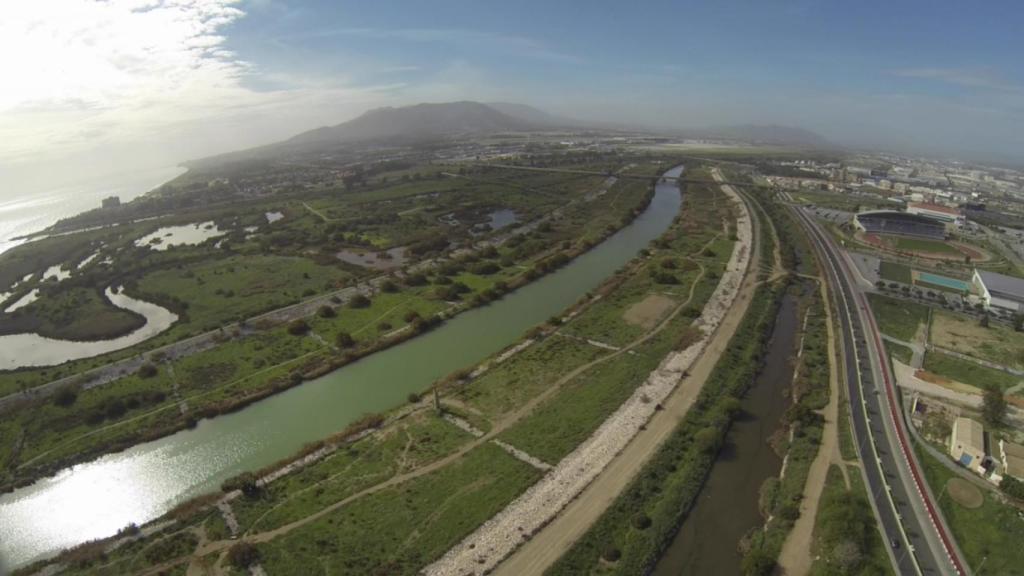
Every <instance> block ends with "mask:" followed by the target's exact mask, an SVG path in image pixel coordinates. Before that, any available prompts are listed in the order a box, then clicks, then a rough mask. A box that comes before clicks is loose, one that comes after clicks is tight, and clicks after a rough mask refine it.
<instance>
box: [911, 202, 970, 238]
mask: <svg viewBox="0 0 1024 576" xmlns="http://www.w3.org/2000/svg"><path fill="white" fill-rule="evenodd" d="M907 212H909V213H911V214H918V215H921V216H927V217H928V218H931V219H933V220H938V221H939V222H942V223H943V224H945V225H946V230H947V231H950V232H955V231H957V230H959V229H960V227H961V226H963V225H964V214H963V212H961V211H960V210H958V209H956V208H951V207H949V206H943V205H941V204H929V203H926V202H913V203H910V204H907Z"/></svg>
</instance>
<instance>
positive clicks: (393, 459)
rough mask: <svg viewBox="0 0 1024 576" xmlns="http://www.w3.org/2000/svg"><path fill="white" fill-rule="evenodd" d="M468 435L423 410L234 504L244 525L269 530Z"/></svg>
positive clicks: (429, 458)
mask: <svg viewBox="0 0 1024 576" xmlns="http://www.w3.org/2000/svg"><path fill="white" fill-rule="evenodd" d="M469 439H470V436H469V435H468V434H466V433H465V432H463V431H461V430H459V429H458V428H456V427H455V426H452V425H451V424H449V423H448V422H445V421H444V420H441V419H440V418H438V417H437V416H436V415H434V414H433V413H419V414H416V415H414V416H413V417H411V418H409V419H408V420H407V421H402V422H400V423H398V424H396V425H395V426H393V427H389V428H388V429H387V430H385V431H383V432H381V433H378V434H374V435H372V436H370V437H368V438H365V439H363V440H360V441H358V442H356V443H354V444H351V445H349V446H343V447H341V448H339V449H338V451H337V452H335V453H334V454H332V455H330V456H328V457H326V458H324V459H323V460H320V461H318V462H317V463H316V464H314V465H312V466H307V467H305V468H302V469H301V470H299V471H297V472H295V473H293V474H288V475H286V476H284V477H282V478H281V479H279V480H277V481H276V482H273V483H272V484H271V485H270V486H268V487H266V488H263V489H260V490H257V491H255V492H254V493H252V494H251V495H248V496H244V497H241V498H238V499H236V500H234V501H233V502H232V507H233V508H234V511H235V515H236V517H237V518H238V523H239V525H240V526H241V527H242V530H243V531H257V532H262V531H266V530H271V529H273V528H277V527H279V526H283V525H285V524H288V523H289V522H294V521H296V520H301V519H302V518H305V517H306V516H309V515H311V514H313V513H315V512H317V511H319V510H322V509H324V508H326V507H328V506H330V505H332V504H336V503H337V502H340V501H341V500H343V499H345V498H347V497H349V496H351V495H352V494H355V493H356V492H358V491H360V490H363V489H366V488H369V487H370V486H373V485H376V484H379V483H381V482H383V481H385V480H388V479H389V478H393V477H394V476H396V475H398V474H402V473H405V472H408V471H410V470H414V469H416V468H419V467H421V466H425V465H426V464H429V463H430V462H433V461H435V460H437V459H438V458H441V457H442V456H445V455H447V454H450V453H451V452H453V451H454V450H455V449H456V448H458V447H459V446H460V445H462V444H464V443H465V442H466V441H468V440H469Z"/></svg>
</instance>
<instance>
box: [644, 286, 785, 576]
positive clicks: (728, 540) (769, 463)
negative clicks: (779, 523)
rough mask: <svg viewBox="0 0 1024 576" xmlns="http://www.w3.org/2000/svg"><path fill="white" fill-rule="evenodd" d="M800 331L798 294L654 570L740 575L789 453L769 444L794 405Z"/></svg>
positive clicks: (780, 318)
mask: <svg viewBox="0 0 1024 576" xmlns="http://www.w3.org/2000/svg"><path fill="white" fill-rule="evenodd" d="M798 333H799V322H798V318H797V298H796V297H794V296H792V295H786V296H785V297H784V298H783V300H782V305H781V306H780V307H779V312H778V315H777V316H776V318H775V326H774V328H773V329H772V337H771V341H770V342H769V345H768V349H767V351H766V355H765V361H764V366H763V368H762V370H761V372H760V373H759V374H758V376H757V379H756V380H755V381H754V384H753V386H751V388H750V390H748V391H747V394H746V396H745V397H744V398H743V400H742V401H741V404H740V405H741V407H742V411H741V412H740V415H739V416H738V417H737V419H736V420H735V421H734V422H733V424H732V426H731V427H730V428H729V433H728V435H727V436H726V441H725V444H724V445H723V446H722V450H721V452H719V454H718V459H717V460H716V461H715V464H714V466H713V467H712V469H711V474H710V475H709V476H708V478H707V481H706V482H705V484H704V486H703V487H702V488H701V491H700V494H699V495H698V497H697V502H696V503H695V504H694V506H693V509H691V510H690V512H689V514H687V516H686V519H685V520H684V521H683V524H682V526H681V527H680V529H679V532H678V533H677V534H676V536H675V539H674V540H673V541H672V544H671V545H670V546H669V548H668V550H667V551H666V552H665V554H664V555H663V556H662V557H661V559H660V560H659V561H658V564H657V565H656V566H655V569H654V571H653V575H654V576H677V575H679V574H739V573H740V562H741V560H742V556H741V555H740V552H739V548H738V545H739V542H740V539H742V538H743V536H744V535H745V534H746V533H747V532H749V531H750V530H751V529H753V528H759V527H761V526H762V525H763V524H764V518H763V517H762V516H761V514H760V512H759V510H758V498H759V496H760V489H761V484H762V483H763V482H764V481H765V480H766V479H768V478H770V477H772V476H778V475H779V470H780V469H781V468H782V458H780V457H779V456H778V454H776V453H775V451H774V450H773V449H772V447H771V446H769V444H768V439H769V438H770V437H771V435H772V434H773V433H775V431H776V430H777V429H778V427H779V424H780V422H781V420H782V416H783V414H784V413H785V411H786V408H788V407H789V405H790V400H789V394H788V391H789V386H790V383H791V382H792V379H793V366H792V363H791V362H790V356H791V354H792V352H793V349H794V343H795V339H796V337H797V335H798Z"/></svg>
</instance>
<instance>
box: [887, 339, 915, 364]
mask: <svg viewBox="0 0 1024 576" xmlns="http://www.w3.org/2000/svg"><path fill="white" fill-rule="evenodd" d="M885 349H886V350H887V351H888V352H889V356H891V357H892V358H895V359H897V360H899V361H900V362H902V363H904V364H908V365H909V364H910V361H911V360H913V358H914V351H913V350H911V349H910V348H909V347H907V346H904V345H903V344H897V343H895V342H888V341H887V342H885Z"/></svg>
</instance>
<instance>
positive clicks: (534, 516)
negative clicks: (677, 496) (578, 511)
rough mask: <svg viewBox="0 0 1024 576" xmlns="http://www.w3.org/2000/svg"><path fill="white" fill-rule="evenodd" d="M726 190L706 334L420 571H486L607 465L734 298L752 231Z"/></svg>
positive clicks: (452, 574) (455, 574)
mask: <svg viewBox="0 0 1024 576" xmlns="http://www.w3.org/2000/svg"><path fill="white" fill-rule="evenodd" d="M723 191H724V192H725V193H726V194H727V195H728V196H729V197H730V198H731V199H732V200H733V201H734V202H736V203H737V205H738V207H739V210H740V215H739V216H738V217H737V226H736V236H737V241H736V243H735V244H734V245H733V251H732V254H731V255H730V258H729V262H728V263H727V265H726V269H725V271H724V272H723V274H722V278H721V280H720V281H719V283H718V286H717V287H716V288H715V292H714V293H713V294H712V295H711V298H710V299H709V300H708V302H707V304H706V305H705V306H704V310H703V312H702V314H701V316H700V318H698V319H697V320H696V321H695V325H696V326H698V327H699V328H700V330H701V332H702V334H703V336H702V337H701V339H700V340H699V341H698V342H695V343H694V344H692V345H690V346H689V347H687V348H686V349H684V350H682V351H680V352H673V353H671V354H669V355H668V356H666V357H665V359H664V360H662V362H661V364H660V365H659V366H658V368H657V369H655V370H654V371H653V372H651V374H650V375H649V376H648V377H647V380H646V381H645V382H644V384H643V385H641V386H639V387H638V388H637V389H636V391H635V392H634V393H633V394H632V395H631V396H630V397H629V399H627V400H626V401H625V402H624V403H623V404H622V405H621V406H620V407H619V408H618V410H616V411H615V412H614V413H613V414H612V415H611V416H610V417H608V419H607V420H605V421H604V422H603V423H602V424H601V426H600V427H599V428H598V429H597V430H596V431H595V432H594V433H593V434H592V435H591V436H590V437H589V438H588V439H587V440H585V441H584V442H583V443H582V444H580V445H579V446H578V447H577V448H576V449H575V450H573V451H572V452H571V453H570V454H569V455H568V456H566V457H565V458H563V459H562V461H561V462H559V463H558V464H557V465H556V466H555V467H554V468H553V469H552V470H551V471H550V472H549V473H548V474H546V475H545V476H544V477H543V478H541V479H540V481H538V482H537V483H536V484H534V485H533V486H531V487H530V488H529V489H527V491H526V492H524V493H523V494H522V495H520V496H519V497H518V498H516V499H515V500H513V501H512V503H511V504H509V505H508V506H507V507H505V509H504V510H502V511H501V512H499V513H498V514H497V515H495V516H494V517H492V518H491V519H490V520H488V521H487V522H485V523H484V524H483V525H481V526H480V527H479V528H477V529H476V531H474V532H473V533H472V534H470V535H469V536H467V537H466V538H465V539H464V540H463V541H462V542H460V543H459V544H457V545H456V546H455V547H454V548H452V549H451V550H449V551H448V552H447V553H446V554H445V555H444V556H443V557H441V559H440V560H438V561H437V562H435V563H433V564H431V565H430V566H427V567H426V568H425V569H424V570H423V573H424V574H429V575H436V576H469V575H476V574H486V573H488V572H490V571H491V570H493V569H494V567H495V566H497V565H498V563H499V562H501V561H502V560H503V559H505V558H506V557H508V556H509V555H510V554H511V553H512V552H513V551H515V549H516V548H517V547H518V546H520V545H521V544H522V543H523V542H524V541H526V540H527V539H528V538H529V537H530V536H531V535H533V534H535V533H537V532H538V531H539V530H540V529H541V528H543V527H544V526H545V525H546V524H547V523H548V522H550V521H551V520H553V519H554V517H555V516H556V515H557V514H558V513H559V512H560V511H561V510H562V509H563V508H565V506H566V505H568V504H569V502H571V501H572V500H573V499H574V498H576V497H577V496H578V495H579V494H580V493H581V492H582V491H583V490H584V489H585V488H586V487H587V485H589V484H590V483H591V482H592V481H593V480H594V479H595V478H596V477H597V476H598V474H600V473H601V471H602V470H604V469H605V467H606V466H608V464H609V463H610V462H611V461H612V459H613V458H614V457H615V456H616V455H617V454H618V453H619V452H621V451H622V449H623V448H625V447H626V445H627V444H628V443H629V441H630V440H632V439H633V437H634V436H635V435H636V434H637V432H638V431H639V430H640V427H641V426H643V425H644V424H646V423H647V421H648V420H649V419H650V418H651V416H652V415H653V414H654V411H655V407H656V406H657V405H658V404H660V403H662V402H663V401H664V400H665V398H667V397H668V395H669V394H671V393H672V390H674V389H675V387H676V385H677V384H678V383H679V381H680V379H681V378H682V376H683V374H684V373H685V371H686V370H688V369H689V367H690V366H691V365H692V364H693V361H694V360H696V358H697V357H698V356H699V355H700V353H701V352H702V351H703V350H704V347H705V346H706V345H707V343H708V341H709V340H710V338H711V335H712V334H713V333H714V331H715V329H716V328H717V327H718V325H719V324H720V323H721V322H722V319H723V318H724V316H725V313H726V311H727V310H728V309H729V308H730V306H732V304H733V302H734V301H735V299H736V295H737V293H738V290H739V286H740V283H741V282H742V280H743V276H744V274H745V273H746V271H747V268H748V265H749V263H750V245H751V240H752V238H753V230H752V229H751V222H750V215H749V213H748V211H747V208H746V205H745V204H744V203H743V202H742V200H741V199H740V198H739V196H738V195H737V194H736V193H735V191H733V190H732V189H731V188H729V187H727V186H724V187H723Z"/></svg>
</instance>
